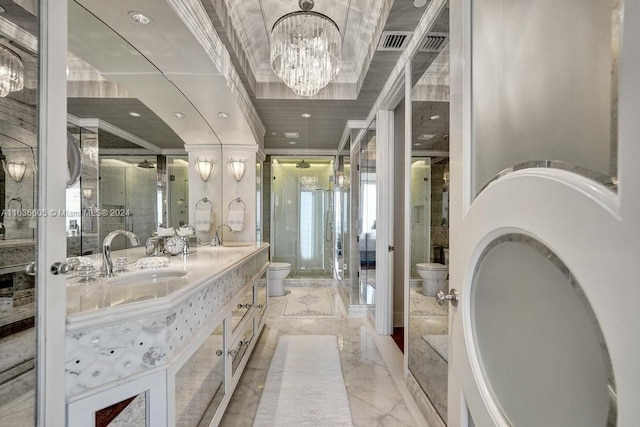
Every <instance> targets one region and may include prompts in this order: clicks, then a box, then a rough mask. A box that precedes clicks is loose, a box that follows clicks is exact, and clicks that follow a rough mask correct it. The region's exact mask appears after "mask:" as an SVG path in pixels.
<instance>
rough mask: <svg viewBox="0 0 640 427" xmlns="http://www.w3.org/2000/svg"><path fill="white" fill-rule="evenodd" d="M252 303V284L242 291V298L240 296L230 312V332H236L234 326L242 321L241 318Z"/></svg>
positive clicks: (253, 297) (253, 303)
mask: <svg viewBox="0 0 640 427" xmlns="http://www.w3.org/2000/svg"><path fill="white" fill-rule="evenodd" d="M254 305H255V294H254V291H253V285H252V286H249V287H247V289H246V290H245V291H244V294H243V295H242V298H240V300H238V302H237V303H236V305H235V306H234V307H233V311H232V312H231V332H233V333H235V332H236V328H237V327H238V325H239V324H240V323H242V320H243V319H244V318H245V317H246V316H247V314H248V313H249V312H250V311H251V309H252V308H253V306H254Z"/></svg>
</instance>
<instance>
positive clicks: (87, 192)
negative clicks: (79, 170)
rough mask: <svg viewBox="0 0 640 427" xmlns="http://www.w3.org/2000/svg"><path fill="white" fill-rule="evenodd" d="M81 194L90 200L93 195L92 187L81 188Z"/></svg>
mask: <svg viewBox="0 0 640 427" xmlns="http://www.w3.org/2000/svg"><path fill="white" fill-rule="evenodd" d="M82 196H83V197H84V198H85V199H87V200H91V197H93V188H83V189H82Z"/></svg>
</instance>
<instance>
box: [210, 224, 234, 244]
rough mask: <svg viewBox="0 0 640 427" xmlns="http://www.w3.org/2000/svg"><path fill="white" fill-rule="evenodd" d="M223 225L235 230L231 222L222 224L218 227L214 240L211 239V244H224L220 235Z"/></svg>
mask: <svg viewBox="0 0 640 427" xmlns="http://www.w3.org/2000/svg"><path fill="white" fill-rule="evenodd" d="M222 227H227V228H228V229H229V231H233V229H232V228H231V226H229V224H222V225H219V226H218V228H216V234H214V235H213V240H212V241H211V246H222V238H221V237H220V229H221V228H222Z"/></svg>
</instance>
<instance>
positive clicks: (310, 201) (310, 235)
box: [271, 157, 334, 279]
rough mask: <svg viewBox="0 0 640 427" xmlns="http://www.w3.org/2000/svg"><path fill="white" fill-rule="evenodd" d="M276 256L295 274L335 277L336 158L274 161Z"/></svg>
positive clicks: (292, 275) (273, 245) (273, 188)
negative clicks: (334, 187)
mask: <svg viewBox="0 0 640 427" xmlns="http://www.w3.org/2000/svg"><path fill="white" fill-rule="evenodd" d="M271 170H272V178H273V179H272V181H273V184H272V197H271V209H272V215H271V218H272V226H271V230H272V238H271V242H272V243H273V244H272V247H271V250H272V253H271V254H272V256H271V258H272V260H273V261H275V262H287V263H290V264H291V271H292V274H291V277H296V276H298V277H300V276H307V277H308V276H311V277H319V278H327V279H330V278H332V277H333V273H332V268H333V237H334V236H333V231H332V230H333V198H332V197H331V194H332V191H333V189H332V183H331V179H330V178H331V176H332V175H333V160H332V159H328V158H326V159H322V158H314V159H306V160H303V159H300V158H295V159H294V158H287V157H284V158H274V159H273V161H272V168H271Z"/></svg>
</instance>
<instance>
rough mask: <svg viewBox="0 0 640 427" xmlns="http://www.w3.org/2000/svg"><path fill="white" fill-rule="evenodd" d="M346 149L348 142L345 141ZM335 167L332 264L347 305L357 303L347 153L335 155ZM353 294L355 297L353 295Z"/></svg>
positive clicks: (349, 166) (349, 170)
mask: <svg viewBox="0 0 640 427" xmlns="http://www.w3.org/2000/svg"><path fill="white" fill-rule="evenodd" d="M347 150H348V143H347ZM337 159H338V160H337V161H338V164H337V168H336V173H335V177H334V182H335V183H336V185H335V186H334V206H335V214H334V216H335V218H336V223H335V227H334V230H335V238H334V242H335V243H334V257H335V261H334V264H335V266H336V268H335V272H336V279H337V280H340V283H341V287H340V289H341V291H342V296H343V300H344V302H345V305H346V306H347V307H348V306H349V305H350V304H351V301H352V300H353V303H354V304H359V302H358V299H357V288H356V293H355V294H354V293H353V292H352V287H351V281H350V277H351V275H350V267H349V263H350V260H351V258H350V256H349V254H350V250H349V249H350V248H349V242H350V238H351V237H350V232H349V230H350V227H349V226H350V223H351V218H350V215H351V201H350V197H351V191H350V186H351V182H350V181H351V179H350V173H351V165H350V160H349V156H348V155H339V156H338V157H337ZM354 295H355V297H354Z"/></svg>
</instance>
